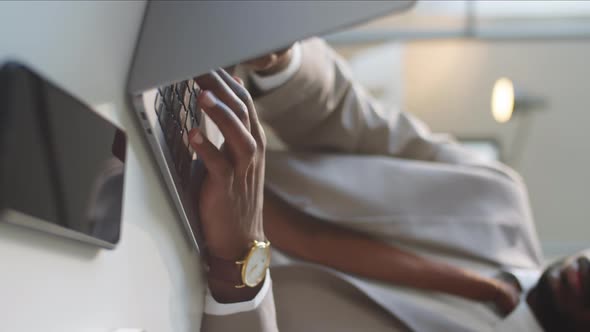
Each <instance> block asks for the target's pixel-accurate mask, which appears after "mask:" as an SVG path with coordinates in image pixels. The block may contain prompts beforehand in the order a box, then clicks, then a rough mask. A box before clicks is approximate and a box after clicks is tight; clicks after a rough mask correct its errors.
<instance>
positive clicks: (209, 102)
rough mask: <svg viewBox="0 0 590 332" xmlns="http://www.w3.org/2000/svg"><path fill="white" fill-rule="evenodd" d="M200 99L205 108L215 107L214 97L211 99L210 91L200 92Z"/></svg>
mask: <svg viewBox="0 0 590 332" xmlns="http://www.w3.org/2000/svg"><path fill="white" fill-rule="evenodd" d="M201 95H202V96H203V97H202V99H201V100H202V101H203V105H204V106H206V107H213V106H215V99H214V98H215V97H213V94H212V93H211V92H210V91H203V92H201Z"/></svg>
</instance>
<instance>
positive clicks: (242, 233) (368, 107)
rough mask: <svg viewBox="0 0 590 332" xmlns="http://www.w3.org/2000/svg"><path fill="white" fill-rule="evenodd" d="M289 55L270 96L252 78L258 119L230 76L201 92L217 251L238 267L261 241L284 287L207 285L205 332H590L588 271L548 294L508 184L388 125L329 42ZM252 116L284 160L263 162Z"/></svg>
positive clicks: (566, 277)
mask: <svg viewBox="0 0 590 332" xmlns="http://www.w3.org/2000/svg"><path fill="white" fill-rule="evenodd" d="M284 54H291V59H290V60H289V61H284V62H282V67H283V68H282V69H281V70H278V71H276V72H274V73H271V74H270V76H269V77H267V78H271V79H272V80H270V81H272V82H274V83H273V84H275V85H274V86H272V85H273V84H268V85H270V89H269V88H268V86H266V87H265V86H263V85H265V82H266V83H268V82H269V80H261V77H258V78H256V77H255V76H254V77H255V78H256V79H253V81H255V82H254V83H255V84H258V90H259V91H258V93H259V96H258V97H257V98H256V105H254V102H253V101H252V98H251V97H250V95H249V94H248V93H247V92H246V91H245V89H244V87H243V86H242V85H240V84H236V80H233V81H232V80H231V78H229V76H228V75H227V73H223V71H220V72H219V73H216V75H213V76H214V77H213V78H212V77H210V76H208V77H207V78H202V79H200V80H199V81H198V84H199V85H200V86H201V87H203V88H204V89H206V90H207V91H209V90H211V91H214V92H215V93H214V94H213V93H208V92H205V93H203V94H202V96H203V97H200V102H201V105H202V106H203V109H204V111H205V112H206V113H207V114H208V115H210V116H211V118H212V120H213V121H214V122H216V123H217V124H218V126H219V128H220V129H221V132H222V134H223V135H224V137H225V144H226V145H227V147H226V146H223V147H222V148H221V149H216V148H215V147H214V146H212V145H210V144H208V142H207V139H206V137H203V135H199V134H198V133H191V137H192V138H193V140H192V142H193V147H194V149H195V150H196V151H197V153H200V154H201V156H202V158H203V160H204V162H205V164H206V167H207V169H208V170H209V172H210V173H209V175H208V178H207V180H206V183H208V185H205V186H204V187H203V191H202V192H201V195H202V197H203V198H205V197H210V199H209V198H208V199H206V200H202V201H201V202H200V211H201V217H202V223H203V230H204V235H205V239H206V241H207V243H208V248H211V251H212V252H214V255H213V256H221V257H224V258H225V259H227V260H237V259H240V258H241V257H243V254H244V252H245V251H247V249H248V248H249V245H248V244H247V243H249V242H250V241H252V240H259V241H260V240H264V239H265V235H268V237H269V238H270V239H271V240H272V241H273V246H274V247H275V248H278V250H277V251H275V252H273V264H274V266H273V267H272V268H271V270H272V278H273V280H274V284H273V282H272V281H271V278H270V274H267V276H266V278H265V279H264V281H262V282H261V283H260V284H257V285H256V287H252V288H249V287H244V288H235V286H234V285H232V284H231V283H227V282H226V280H222V278H218V276H219V275H218V274H214V273H211V271H209V273H208V281H209V289H210V290H209V292H210V294H209V295H208V296H207V300H206V308H205V315H204V317H203V322H202V326H203V330H204V331H228V330H236V329H240V330H248V331H275V330H277V329H278V327H280V328H281V330H283V331H291V330H292V331H301V330H304V331H336V330H338V331H354V330H371V331H391V330H394V331H395V330H401V331H405V330H413V331H440V330H449V331H494V330H496V331H513V330H531V331H534V330H535V329H537V330H540V329H544V330H545V331H557V330H558V329H559V330H564V329H565V330H571V331H585V330H587V329H588V327H590V320H589V319H588V315H589V311H590V309H589V306H588V299H589V298H590V296H589V295H588V293H589V292H590V270H589V267H590V264H589V262H588V255H579V256H573V257H572V258H569V259H567V260H564V261H561V262H559V263H556V264H555V265H552V266H551V267H550V268H548V269H547V270H546V271H545V273H544V274H543V277H541V278H540V279H539V274H540V266H541V263H542V255H541V252H540V249H539V245H538V239H537V237H536V234H535V230H534V225H533V222H532V217H531V213H530V211H529V205H528V198H527V194H526V190H525V189H524V186H523V184H522V181H521V180H520V178H519V177H518V176H517V175H516V174H515V173H514V172H513V171H511V170H510V169H508V168H507V167H505V166H503V165H501V164H499V163H489V162H484V161H483V160H481V159H479V158H478V157H477V156H475V155H472V154H469V153H468V152H466V151H465V150H463V149H462V148H461V147H460V146H459V145H457V144H455V143H454V142H452V141H451V140H450V139H449V138H448V137H444V136H440V135H434V134H432V133H430V132H429V131H428V129H427V128H426V127H425V126H424V125H423V124H422V123H421V122H419V121H418V120H416V119H415V118H413V117H412V116H411V115H409V114H407V113H403V112H393V113H389V114H386V113H384V112H383V111H382V110H381V109H379V107H378V106H377V104H376V103H375V102H374V101H373V100H372V99H371V98H370V96H368V95H367V94H366V93H365V92H364V90H362V88H360V87H359V86H358V84H356V83H355V82H354V81H353V80H352V78H351V75H350V73H349V71H348V69H347V67H346V65H345V63H344V62H343V61H342V60H341V59H340V58H339V57H338V56H337V55H336V54H335V52H333V51H332V50H331V49H329V47H327V45H326V44H325V43H323V42H322V41H321V40H318V39H312V40H308V41H304V42H301V43H299V44H297V45H296V46H295V47H294V49H293V50H291V51H288V52H285V53H284ZM298 57H299V58H298ZM279 58H280V57H279V56H277V55H275V56H274V57H273V58H272V59H273V60H272V62H276V63H281V61H278V60H277V59H279ZM293 63H295V64H296V65H297V66H295V65H293ZM293 68H295V70H293ZM265 69H268V68H265ZM285 72H286V73H288V74H289V75H277V73H278V74H281V73H285ZM285 77H287V79H285ZM256 81H258V83H257V82H256ZM212 82H213V83H212ZM215 82H216V83H215ZM277 82H278V84H277ZM214 83H215V84H214ZM260 83H263V84H260ZM229 91H233V92H234V95H232V94H231V93H229ZM214 95H215V96H219V98H215V99H213V97H214ZM236 96H240V97H241V98H239V97H236ZM206 98H207V99H206ZM212 100H213V102H212ZM238 100H241V101H242V103H240V102H238ZM230 105H233V106H230ZM228 110H233V111H234V112H235V113H236V114H239V115H240V116H236V115H235V114H234V115H233V116H232V114H233V112H231V111H228ZM244 110H247V111H244ZM257 110H258V112H259V113H260V116H261V118H262V119H264V120H265V122H266V123H267V124H268V125H269V126H270V127H271V128H273V129H275V131H276V133H277V135H278V136H279V137H280V138H281V139H282V140H283V141H284V142H285V143H286V144H287V146H288V147H289V151H286V152H284V151H283V152H271V151H265V148H264V147H265V145H266V142H265V139H264V134H263V132H262V129H261V126H260V123H259V120H258V116H257ZM245 114H247V115H249V117H246V116H244V115H245ZM228 119H230V120H228ZM237 119H241V121H239V120H237ZM218 122H221V124H220V123H218ZM228 123H229V124H231V126H230V125H228ZM240 141H242V142H246V143H242V146H240V145H239V142H240ZM240 151H242V152H240ZM244 151H245V153H244ZM264 159H266V163H264ZM265 168H266V171H267V176H266V185H267V189H268V190H267V193H266V197H265V198H266V201H265V203H264V205H263V204H262V199H263V198H262V187H263V183H262V182H263V178H262V175H263V174H264V173H265ZM236 181H237V182H236ZM236 188H240V189H242V190H236ZM238 203H239V204H238ZM263 206H264V207H263ZM262 211H263V212H262ZM262 219H264V228H262ZM211 270H214V267H211ZM537 281H538V282H537ZM529 289H530V290H529ZM275 294H276V296H275ZM275 301H276V303H275ZM489 303H493V304H494V307H495V308H496V309H498V310H499V312H495V311H494V310H493V308H491V307H490V306H489V305H488V304H489ZM515 307H516V308H515ZM506 314H508V316H507V317H504V315H506ZM277 322H278V324H277Z"/></svg>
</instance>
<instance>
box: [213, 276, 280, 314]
mask: <svg viewBox="0 0 590 332" xmlns="http://www.w3.org/2000/svg"><path fill="white" fill-rule="evenodd" d="M271 283H272V281H271V280H270V271H269V270H266V277H265V278H264V281H263V282H262V288H260V291H258V294H256V296H255V297H254V298H253V299H252V300H249V301H244V302H236V303H219V302H217V301H216V300H215V299H214V298H213V296H212V295H211V291H210V290H209V288H207V294H205V314H207V315H215V316H226V315H233V314H237V313H240V312H246V311H253V310H256V308H258V306H259V305H260V303H262V300H264V298H265V297H266V295H267V294H268V290H269V289H270V285H271Z"/></svg>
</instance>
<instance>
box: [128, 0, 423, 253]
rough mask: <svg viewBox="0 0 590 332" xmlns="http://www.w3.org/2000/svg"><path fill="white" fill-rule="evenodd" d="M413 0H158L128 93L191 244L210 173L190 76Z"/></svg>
mask: <svg viewBox="0 0 590 332" xmlns="http://www.w3.org/2000/svg"><path fill="white" fill-rule="evenodd" d="M413 3H414V1H221V2H217V1H194V2H193V1H186V2H185V1H177V2H176V1H174V2H172V1H168V2H164V1H162V2H159V1H152V2H149V3H148V6H147V8H146V13H145V17H144V22H143V26H142V29H141V32H140V36H139V40H138V44H137V46H136V51H135V57H134V61H133V64H132V67H131V71H130V73H129V81H128V92H129V93H130V95H131V98H132V104H133V106H134V109H135V112H136V114H137V115H138V118H139V121H140V123H141V126H142V128H143V130H144V134H145V137H146V138H147V141H148V142H149V144H150V146H151V148H152V151H153V153H154V157H155V159H156V161H157V163H158V166H159V167H160V171H161V174H162V178H163V180H164V182H165V184H166V186H167V187H168V190H169V192H170V196H171V198H172V201H173V202H174V204H175V206H176V208H177V210H178V213H179V215H180V219H181V221H182V223H183V224H184V226H185V227H186V231H187V232H186V233H187V236H188V238H189V240H190V241H191V242H192V243H193V244H194V247H195V248H196V249H197V250H198V248H199V244H200V243H202V242H201V241H202V239H201V238H200V234H201V232H200V230H199V220H198V219H199V218H198V211H197V210H196V207H197V206H198V198H199V197H198V196H199V195H198V193H199V189H200V181H201V180H202V179H203V175H204V174H205V168H204V166H203V164H202V163H201V162H200V160H199V158H198V156H197V155H196V154H195V153H194V151H192V150H191V148H190V146H189V144H188V131H189V130H190V129H191V128H194V127H199V128H200V129H201V130H202V131H203V132H204V133H205V134H208V132H209V131H210V130H211V129H210V128H208V127H207V125H206V121H204V116H203V115H202V114H201V111H200V110H199V109H198V107H197V103H196V97H197V94H198V91H199V87H198V86H197V84H195V82H194V81H193V80H192V79H190V78H191V77H195V76H198V75H200V74H203V73H205V72H207V71H209V70H211V69H213V68H218V67H226V66H230V65H234V64H236V63H239V62H241V61H243V60H245V59H250V58H253V57H256V56H259V55H262V54H265V53H268V52H271V51H273V50H276V49H281V48H284V47H286V46H288V45H291V44H292V43H293V42H295V41H297V40H302V39H305V38H307V37H311V36H314V35H321V34H324V33H327V32H332V31H336V30H337V29H340V28H343V27H346V26H350V25H352V24H356V23H361V22H364V21H367V20H369V19H372V18H375V17H378V16H382V15H386V14H389V13H392V12H394V11H402V10H406V9H408V8H410V7H411V6H412V5H413Z"/></svg>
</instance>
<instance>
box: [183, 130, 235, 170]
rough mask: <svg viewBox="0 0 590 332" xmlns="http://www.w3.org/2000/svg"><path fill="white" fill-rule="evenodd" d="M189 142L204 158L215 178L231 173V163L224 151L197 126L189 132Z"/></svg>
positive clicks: (198, 155) (198, 154)
mask: <svg viewBox="0 0 590 332" xmlns="http://www.w3.org/2000/svg"><path fill="white" fill-rule="evenodd" d="M188 137H189V142H190V145H191V147H192V148H193V150H195V152H196V153H197V157H198V158H200V159H201V160H203V163H204V164H205V167H206V168H207V171H208V172H209V174H210V175H211V176H212V177H214V178H226V177H227V176H228V175H229V174H230V173H231V165H230V163H229V161H228V160H227V159H226V158H225V156H224V155H223V153H222V152H221V151H219V149H217V147H216V146H215V145H214V144H213V143H211V141H209V139H207V137H205V136H204V135H203V134H202V133H201V132H200V131H199V130H198V129H197V128H193V129H191V131H190V132H189V133H188Z"/></svg>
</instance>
